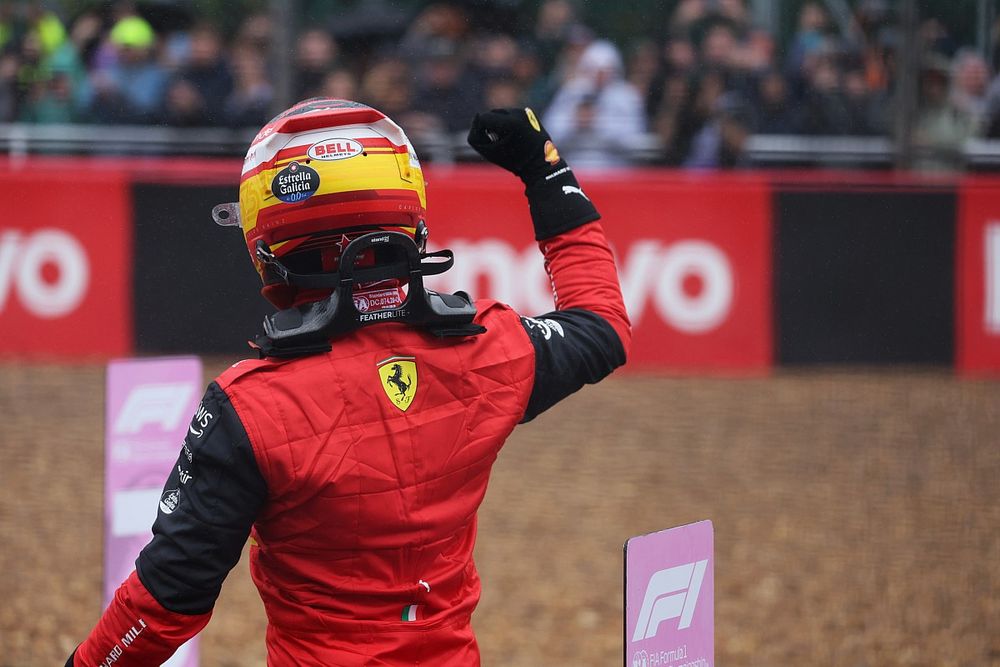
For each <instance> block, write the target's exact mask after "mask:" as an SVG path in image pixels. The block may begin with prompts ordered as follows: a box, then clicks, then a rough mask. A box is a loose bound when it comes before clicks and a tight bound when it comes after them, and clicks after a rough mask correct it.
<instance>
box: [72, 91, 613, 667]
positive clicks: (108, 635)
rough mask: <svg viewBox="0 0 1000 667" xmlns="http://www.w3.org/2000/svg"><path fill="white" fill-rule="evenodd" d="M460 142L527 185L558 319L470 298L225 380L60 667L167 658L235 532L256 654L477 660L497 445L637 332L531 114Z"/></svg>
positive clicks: (592, 218) (569, 178)
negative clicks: (459, 331)
mask: <svg viewBox="0 0 1000 667" xmlns="http://www.w3.org/2000/svg"><path fill="white" fill-rule="evenodd" d="M469 141H470V143H471V144H472V145H473V147H474V148H476V149H477V150H479V151H480V152H481V153H482V154H483V155H484V156H485V157H486V158H487V159H489V160H491V161H493V162H495V163H497V164H499V165H501V166H503V167H505V168H507V169H508V170H510V171H512V172H514V173H515V174H517V175H519V176H520V177H521V178H522V180H524V182H525V183H526V185H527V189H526V195H527V197H528V201H529V206H530V209H531V213H532V219H533V222H534V228H535V236H536V239H537V241H538V244H539V248H540V250H541V252H542V254H543V256H544V259H545V266H546V269H547V271H548V273H549V276H550V278H551V281H552V287H553V293H554V295H555V303H556V310H555V311H553V312H550V313H546V314H544V315H541V316H538V317H533V318H532V317H522V316H520V315H518V314H517V313H516V312H514V311H513V310H512V309H511V308H510V307H508V306H505V305H503V304H500V303H497V302H495V301H489V300H480V301H477V302H476V308H477V315H476V318H475V323H476V324H479V325H482V326H483V327H485V328H486V332H485V333H483V334H481V335H478V336H473V337H467V338H459V339H455V338H444V339H443V338H436V337H433V336H430V335H428V334H427V333H426V332H425V331H424V330H422V329H420V328H417V327H413V326H410V325H407V324H402V323H381V324H378V325H375V326H370V327H366V328H362V329H358V330H356V331H354V332H352V333H350V334H347V335H345V336H343V337H340V338H337V339H336V340H334V341H333V345H332V349H331V350H330V351H329V352H325V353H320V354H313V355H310V356H305V357H298V358H294V359H263V360H248V361H243V362H239V363H237V364H235V365H234V366H233V367H232V368H230V369H229V370H227V371H226V372H224V373H222V375H220V376H219V377H218V378H217V379H216V380H215V381H214V382H213V383H212V384H211V385H210V386H209V387H208V390H207V393H206V394H205V397H204V399H203V402H202V405H201V408H200V409H199V414H200V415H201V416H202V423H204V419H205V415H208V423H207V426H205V428H192V429H189V433H188V435H187V437H186V439H185V442H184V445H183V448H182V451H181V453H180V455H179V457H178V461H177V465H176V466H175V467H174V471H173V472H172V473H171V475H170V477H169V479H168V480H167V483H166V485H165V489H166V490H178V491H179V498H178V501H177V504H176V508H175V509H174V510H173V511H172V512H171V513H170V514H165V513H163V512H162V511H161V512H160V513H159V515H158V516H157V519H156V521H155V523H154V525H153V539H152V541H151V542H150V543H149V544H148V545H147V546H146V547H145V548H144V549H143V550H142V552H141V553H140V555H139V557H138V559H137V560H136V569H135V571H134V572H133V573H132V574H131V575H130V576H129V578H128V579H127V580H126V581H125V582H124V583H123V584H122V585H121V587H120V588H119V589H118V591H117V593H116V595H115V597H114V600H113V601H112V603H111V604H110V605H109V607H108V608H107V610H105V612H104V614H103V616H102V618H101V619H100V621H99V622H98V624H97V626H96V627H95V628H94V630H93V631H92V632H91V633H90V635H89V636H88V638H87V639H86V640H85V641H84V642H83V643H82V644H81V645H80V646H79V647H78V648H77V650H76V651H75V653H74V655H72V656H70V658H69V660H68V661H67V663H66V664H67V667H72V666H73V665H76V666H77V667H94V666H96V665H111V664H114V665H116V666H118V667H128V666H133V665H159V664H161V662H162V661H164V660H166V659H167V658H168V657H169V656H170V655H172V654H173V652H174V651H175V650H176V648H177V647H178V646H179V645H180V644H182V643H183V642H185V641H186V640H187V639H189V638H190V637H192V636H194V635H195V634H196V633H198V632H199V631H200V630H201V629H202V628H203V627H204V626H205V625H206V624H207V623H208V621H209V618H210V616H211V613H212V608H213V606H214V604H215V600H216V598H217V597H218V595H219V592H220V590H221V586H222V582H223V580H224V579H225V577H226V575H227V574H228V573H229V571H230V570H231V569H232V568H233V567H234V566H235V565H236V563H237V561H238V560H239V558H240V554H241V551H242V548H243V546H244V544H246V542H247V540H248V539H249V540H250V568H251V575H252V577H253V580H254V583H255V584H256V586H257V588H258V589H259V591H260V595H261V598H262V599H263V602H264V607H265V610H266V613H267V618H268V629H267V636H266V645H267V654H268V665H270V666H272V667H284V666H286V665H310V666H320V665H323V666H327V665H386V666H388V665H417V664H425V665H437V666H450V665H455V666H459V665H461V666H468V665H478V664H479V652H478V648H477V645H476V640H475V637H474V636H473V633H472V629H471V626H470V617H471V614H472V612H473V610H474V608H475V607H476V604H477V602H478V600H479V595H480V582H479V578H478V576H477V573H476V568H475V564H474V563H473V559H472V554H473V546H474V542H475V536H476V512H477V509H478V507H479V504H480V503H481V501H482V499H483V496H484V494H485V491H486V485H487V481H488V478H489V474H490V470H491V468H492V465H493V462H494V461H495V459H496V457H497V453H498V452H499V450H500V448H501V446H502V445H503V443H504V441H505V440H506V438H507V436H508V435H509V434H510V433H511V431H512V430H513V429H514V427H515V426H516V425H517V424H518V423H520V422H526V421H529V420H531V419H533V418H534V417H535V416H536V415H538V414H540V413H541V412H543V411H545V410H546V409H548V408H549V407H551V406H552V405H554V404H555V403H557V402H558V401H560V400H561V399H563V398H565V397H566V396H568V395H570V394H571V393H573V392H575V391H576V390H578V389H579V388H581V387H582V386H583V385H584V384H588V383H594V382H597V381H599V380H600V379H602V378H603V377H605V376H606V375H608V374H609V373H610V372H611V371H612V370H613V369H614V368H615V367H617V366H619V365H621V364H623V363H624V362H625V358H626V353H627V349H628V346H629V341H630V325H629V322H628V318H627V315H626V313H625V308H624V305H623V301H622V297H621V292H620V289H619V285H618V279H617V274H616V270H615V265H614V261H613V258H612V254H611V251H610V250H609V248H608V245H607V242H606V240H605V237H604V233H603V231H602V228H601V225H600V223H598V222H597V219H598V218H599V215H598V214H597V211H596V210H595V209H594V207H593V206H592V205H591V203H590V201H589V199H587V197H586V195H585V194H584V193H583V191H582V190H581V189H580V188H579V184H578V183H577V182H576V179H575V177H574V176H573V174H572V172H571V171H570V169H569V167H568V166H566V164H565V162H564V161H562V160H560V159H559V157H558V154H557V152H556V151H555V148H554V147H553V146H552V144H551V142H550V141H548V135H547V134H546V133H545V131H544V129H542V128H540V126H539V125H538V124H537V120H535V119H534V116H533V114H531V113H530V111H528V110H523V109H518V110H506V111H493V112H489V113H486V114H480V115H478V116H477V117H476V119H475V120H474V122H473V127H472V130H471V132H470V135H469Z"/></svg>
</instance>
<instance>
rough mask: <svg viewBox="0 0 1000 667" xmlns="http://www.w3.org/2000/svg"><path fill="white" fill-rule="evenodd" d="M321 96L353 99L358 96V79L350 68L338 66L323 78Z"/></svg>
mask: <svg viewBox="0 0 1000 667" xmlns="http://www.w3.org/2000/svg"><path fill="white" fill-rule="evenodd" d="M319 96H320V97H332V98H333V99H335V100H353V99H356V98H357V96H358V80H357V79H356V78H355V77H354V75H353V74H351V71H350V70H349V69H345V68H343V67H341V68H338V69H335V70H333V71H332V72H330V73H329V74H327V75H326V76H325V77H324V78H323V84H322V85H321V86H320V92H319Z"/></svg>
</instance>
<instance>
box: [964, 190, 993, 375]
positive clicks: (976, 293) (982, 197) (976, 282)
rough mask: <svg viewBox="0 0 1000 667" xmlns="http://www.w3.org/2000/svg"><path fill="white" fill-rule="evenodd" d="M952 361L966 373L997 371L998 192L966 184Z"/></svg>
mask: <svg viewBox="0 0 1000 667" xmlns="http://www.w3.org/2000/svg"><path fill="white" fill-rule="evenodd" d="M956 254H957V257H956V266H957V269H958V270H957V273H958V275H957V281H956V285H957V289H958V294H957V298H956V300H955V302H956V310H957V311H958V312H957V313H956V314H955V322H956V337H955V346H956V348H955V359H956V364H957V366H958V369H959V370H960V371H963V372H966V373H996V372H1000V187H998V183H997V181H996V180H995V179H968V180H966V181H965V183H964V184H963V187H962V189H961V191H960V195H959V205H958V244H957V252H956Z"/></svg>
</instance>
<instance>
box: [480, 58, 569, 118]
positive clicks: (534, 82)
mask: <svg viewBox="0 0 1000 667" xmlns="http://www.w3.org/2000/svg"><path fill="white" fill-rule="evenodd" d="M511 75H512V77H513V80H514V81H515V82H516V84H517V87H518V88H520V89H521V95H522V97H523V99H524V103H525V105H526V106H529V107H531V108H532V109H539V110H541V109H544V108H545V107H547V106H548V105H549V100H551V99H552V96H553V95H554V94H555V91H554V90H552V87H551V85H550V83H551V82H550V81H549V78H548V77H547V76H545V74H544V73H543V72H542V69H541V61H540V60H539V58H538V54H537V53H536V52H535V50H534V48H532V47H531V46H530V45H528V46H523V47H522V48H521V49H520V50H519V51H518V54H517V58H516V59H515V60H514V63H513V65H512V67H511ZM487 108H492V107H487Z"/></svg>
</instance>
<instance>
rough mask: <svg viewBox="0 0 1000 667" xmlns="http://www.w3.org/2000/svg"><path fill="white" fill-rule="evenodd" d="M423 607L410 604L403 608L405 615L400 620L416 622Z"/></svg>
mask: <svg viewBox="0 0 1000 667" xmlns="http://www.w3.org/2000/svg"><path fill="white" fill-rule="evenodd" d="M422 606H423V605H419V604H408V605H406V606H405V607H403V614H402V616H400V618H401V619H402V620H404V621H415V620H417V618H418V617H419V614H420V607H422Z"/></svg>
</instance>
